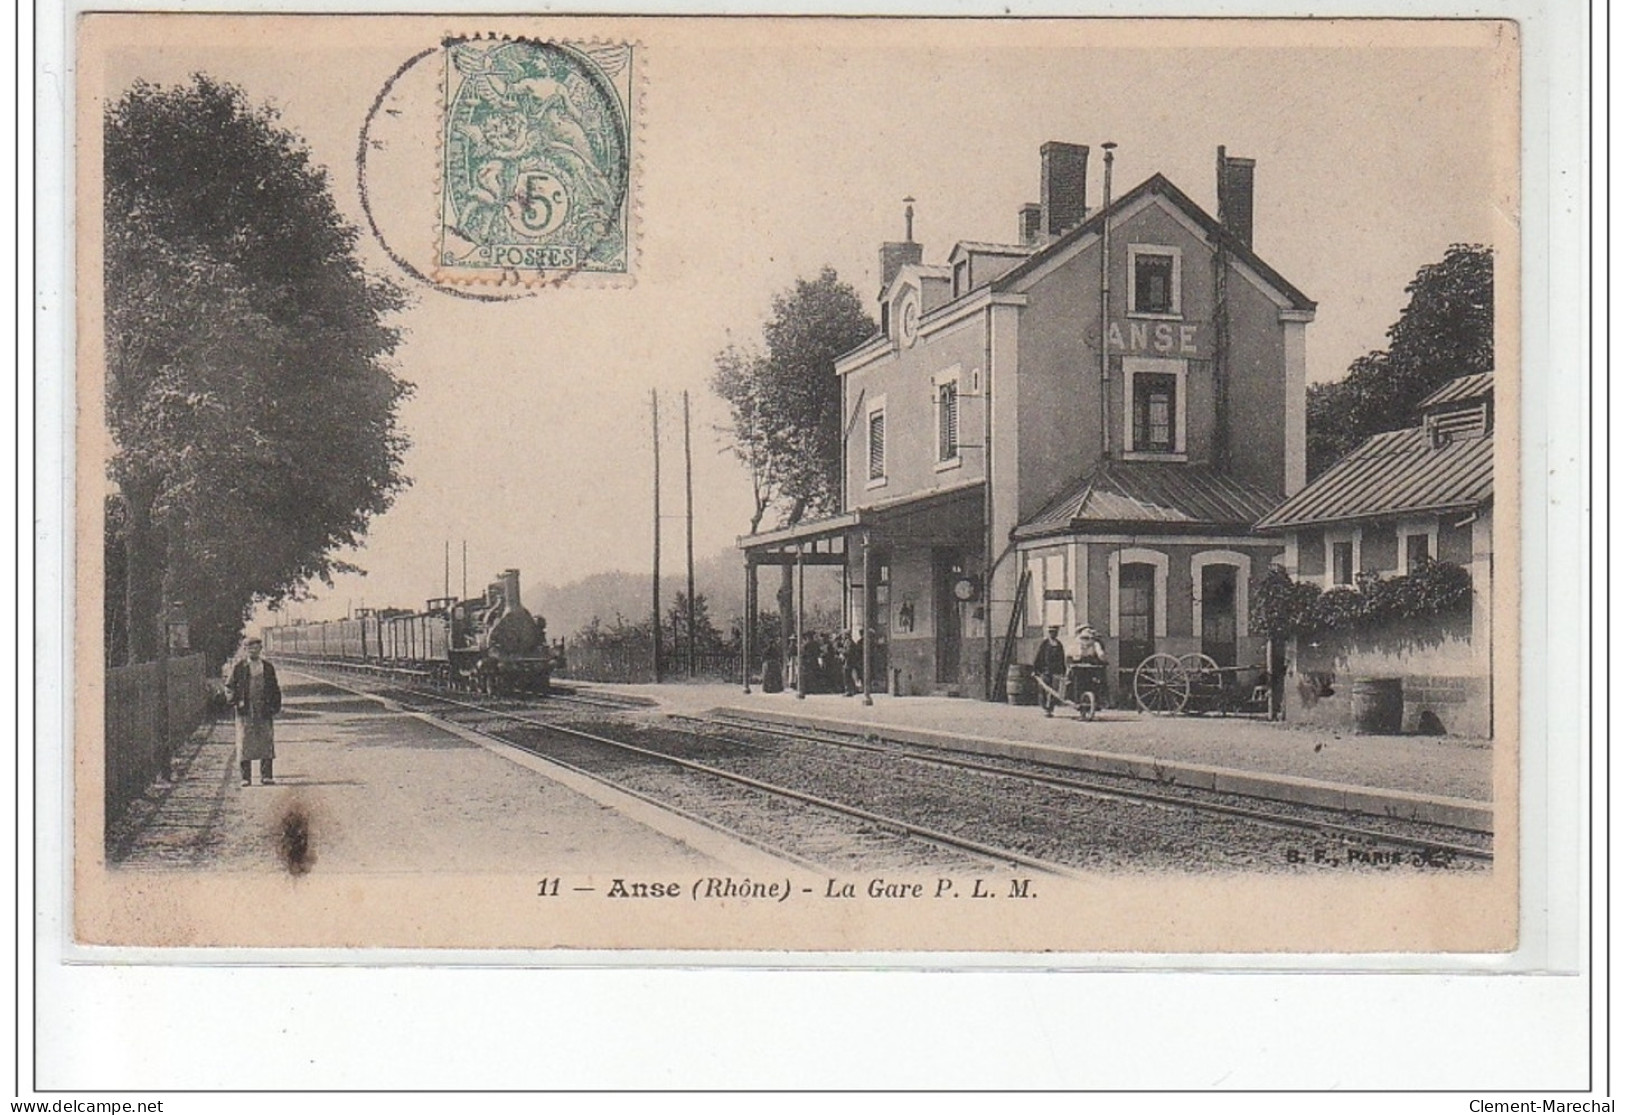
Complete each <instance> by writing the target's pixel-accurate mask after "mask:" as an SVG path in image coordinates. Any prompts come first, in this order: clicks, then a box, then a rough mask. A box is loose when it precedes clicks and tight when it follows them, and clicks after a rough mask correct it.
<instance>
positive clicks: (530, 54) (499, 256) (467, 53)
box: [435, 38, 633, 285]
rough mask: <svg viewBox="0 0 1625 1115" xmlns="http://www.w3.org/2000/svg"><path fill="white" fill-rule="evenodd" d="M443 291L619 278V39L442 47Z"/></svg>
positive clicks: (625, 103)
mask: <svg viewBox="0 0 1625 1115" xmlns="http://www.w3.org/2000/svg"><path fill="white" fill-rule="evenodd" d="M444 56H445V81H444V96H443V99H442V102H441V121H440V123H441V140H440V142H441V159H440V173H441V179H440V193H441V196H440V219H439V228H438V241H437V252H436V263H437V266H436V271H437V274H436V276H435V278H436V279H437V281H439V282H443V283H492V284H504V283H507V284H527V285H528V284H535V283H553V282H557V281H560V280H562V279H563V278H566V277H568V276H569V275H572V274H576V273H593V272H597V273H607V274H612V275H615V274H626V273H628V272H629V270H630V266H629V260H630V252H629V247H630V245H629V242H628V241H629V236H628V229H629V226H630V218H631V205H632V199H631V177H632V176H631V150H632V130H631V104H632V97H631V80H632V64H633V48H632V46H631V45H630V44H627V43H597V42H595V43H588V44H576V43H555V42H539V41H534V40H529V39H478V38H470V39H448V40H447V41H446V42H445V44H444Z"/></svg>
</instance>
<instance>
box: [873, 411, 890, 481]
mask: <svg viewBox="0 0 1625 1115" xmlns="http://www.w3.org/2000/svg"><path fill="white" fill-rule="evenodd" d="M885 478H886V412H885V411H883V410H877V411H874V412H873V413H871V414H870V415H869V479H870V480H884V479H885Z"/></svg>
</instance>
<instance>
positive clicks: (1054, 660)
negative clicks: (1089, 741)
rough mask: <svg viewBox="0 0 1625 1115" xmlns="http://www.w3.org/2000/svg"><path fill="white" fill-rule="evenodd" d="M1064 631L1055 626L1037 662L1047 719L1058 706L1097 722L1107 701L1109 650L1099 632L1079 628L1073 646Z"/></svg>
mask: <svg viewBox="0 0 1625 1115" xmlns="http://www.w3.org/2000/svg"><path fill="white" fill-rule="evenodd" d="M1060 631H1061V629H1060V627H1059V626H1058V625H1056V626H1052V627H1050V629H1049V634H1048V636H1047V637H1046V638H1045V640H1044V642H1043V643H1042V644H1040V645H1039V648H1038V656H1037V658H1036V659H1035V660H1034V661H1033V679H1034V681H1036V682H1037V684H1038V692H1039V699H1040V701H1041V703H1042V704H1043V706H1044V715H1045V716H1054V715H1055V706H1056V705H1066V706H1068V707H1069V708H1074V709H1077V711H1078V717H1079V718H1080V719H1082V720H1093V719H1094V716H1095V713H1096V712H1098V711H1099V710H1100V706H1101V705H1102V704H1104V703H1105V699H1106V647H1105V645H1104V644H1102V643H1101V641H1100V636H1099V635H1097V634H1096V633H1095V629H1094V628H1093V627H1091V626H1089V625H1088V624H1087V623H1085V624H1081V625H1079V627H1078V629H1077V631H1076V633H1075V637H1074V638H1073V639H1072V640H1071V644H1072V645H1070V646H1067V645H1065V644H1063V643H1062V642H1061V640H1060V637H1059V636H1060Z"/></svg>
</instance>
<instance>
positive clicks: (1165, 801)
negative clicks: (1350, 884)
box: [673, 715, 1494, 863]
mask: <svg viewBox="0 0 1625 1115" xmlns="http://www.w3.org/2000/svg"><path fill="white" fill-rule="evenodd" d="M673 719H677V720H691V721H694V722H696V723H700V724H706V725H709V726H711V727H713V728H715V727H716V726H719V725H721V726H726V727H727V728H729V729H732V730H734V731H742V732H747V733H751V734H755V735H759V736H766V737H769V738H773V739H778V740H783V741H790V742H803V743H813V744H818V745H822V746H828V747H836V748H840V749H843V750H847V751H852V752H857V753H863V754H871V755H885V756H897V757H900V758H904V759H907V760H908V761H911V762H915V763H920V764H926V765H931V766H939V767H945V768H952V769H955V770H963V771H974V772H977V773H981V774H986V775H990V776H995V777H1007V778H1020V779H1024V780H1026V781H1028V782H1032V783H1036V784H1041V785H1045V786H1053V787H1057V788H1061V789H1065V790H1070V791H1074V792H1076V793H1078V794H1083V795H1090V796H1103V795H1104V796H1110V797H1117V798H1130V799H1134V800H1137V801H1144V802H1149V803H1156V804H1159V805H1166V806H1170V807H1180V808H1187V809H1193V810H1197V811H1200V812H1204V813H1211V814H1215V815H1219V816H1226V817H1237V818H1242V819H1245V820H1248V821H1253V822H1256V823H1259V824H1263V825H1269V826H1271V827H1274V828H1278V829H1282V830H1288V831H1308V832H1314V833H1318V834H1321V835H1324V836H1327V837H1330V838H1335V839H1341V840H1345V841H1349V842H1351V843H1354V844H1376V845H1382V844H1389V845H1397V846H1400V847H1404V848H1410V849H1414V850H1416V851H1419V852H1423V853H1428V854H1430V855H1442V856H1448V857H1451V858H1460V859H1464V860H1472V861H1479V862H1484V863H1488V862H1491V861H1492V860H1493V858H1494V856H1493V851H1492V849H1491V847H1490V845H1489V841H1488V839H1487V838H1485V837H1484V835H1483V834H1481V833H1475V832H1470V831H1467V830H1464V829H1453V828H1451V827H1450V826H1446V825H1437V824H1430V823H1427V822H1420V821H1410V820H1406V819H1403V818H1376V817H1373V818H1371V821H1372V822H1373V823H1370V824H1354V823H1351V822H1350V821H1349V820H1347V819H1346V817H1347V815H1346V814H1337V815H1336V817H1337V818H1343V819H1334V818H1333V817H1332V816H1328V815H1327V814H1328V812H1329V811H1327V810H1324V809H1319V808H1316V807H1313V806H1294V805H1292V804H1291V803H1275V804H1273V805H1272V806H1271V807H1269V808H1263V807H1259V806H1253V805H1237V804H1234V803H1233V799H1235V798H1237V797H1238V796H1239V795H1235V794H1225V793H1217V792H1213V791H1204V790H1201V789H1198V788H1193V787H1167V788H1163V787H1162V786H1161V784H1155V785H1157V786H1158V788H1157V789H1150V788H1147V784H1146V782H1145V780H1144V779H1135V778H1130V777H1128V776H1114V775H1091V774H1079V773H1075V772H1068V773H1066V774H1052V773H1048V772H1045V771H1043V770H1038V769H1034V767H1033V765H1032V764H1030V763H1018V762H1016V761H1014V760H1001V759H996V758H992V759H989V758H981V757H977V758H967V757H964V756H960V755H953V754H947V753H943V752H940V751H935V750H927V749H922V748H919V747H914V746H910V745H907V744H902V743H898V742H895V741H886V740H883V739H881V738H880V737H876V736H864V737H858V736H856V735H847V734H843V733H839V732H833V731H807V730H803V729H796V728H788V727H785V726H783V725H778V724H771V723H767V722H764V721H759V720H753V719H749V718H746V717H740V716H729V715H723V716H718V717H714V718H711V719H702V718H699V717H684V716H679V715H674V716H673ZM739 742H741V743H745V742H747V741H743V740H741V741H739ZM1427 833H1433V834H1434V835H1426V834H1427Z"/></svg>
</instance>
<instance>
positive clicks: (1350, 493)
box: [1258, 426, 1495, 530]
mask: <svg viewBox="0 0 1625 1115" xmlns="http://www.w3.org/2000/svg"><path fill="white" fill-rule="evenodd" d="M1494 478H1495V439H1494V437H1492V436H1485V437H1463V438H1455V439H1453V440H1451V441H1450V442H1448V443H1447V444H1445V445H1442V446H1440V447H1439V448H1434V446H1433V441H1432V438H1430V437H1429V436H1428V432H1427V431H1426V430H1424V429H1422V428H1421V427H1419V426H1413V427H1411V428H1410V429H1407V430H1394V431H1391V432H1390V433H1386V434H1377V435H1375V436H1373V437H1370V438H1367V439H1366V442H1365V444H1363V445H1361V446H1360V448H1358V449H1356V450H1355V451H1354V452H1352V453H1350V454H1349V455H1348V456H1346V457H1344V458H1343V459H1342V460H1340V461H1338V462H1337V463H1336V464H1335V465H1333V466H1332V467H1331V468H1329V469H1327V470H1326V471H1325V472H1324V473H1322V474H1321V475H1320V476H1318V477H1316V478H1315V480H1314V482H1313V483H1312V484H1310V485H1309V486H1308V487H1307V488H1305V489H1303V491H1301V492H1299V493H1297V494H1296V495H1294V496H1293V497H1292V498H1291V499H1288V500H1287V501H1286V502H1285V503H1283V504H1281V506H1279V507H1277V508H1276V509H1275V510H1274V511H1271V512H1270V513H1269V514H1268V515H1266V516H1264V518H1263V519H1261V520H1260V521H1259V523H1258V529H1259V530H1289V529H1291V528H1293V527H1301V526H1314V525H1317V524H1320V523H1337V522H1346V521H1348V520H1352V519H1377V518H1385V517H1387V516H1391V515H1401V514H1407V513H1415V512H1427V511H1458V510H1459V511H1467V510H1471V509H1473V508H1476V507H1478V506H1479V505H1480V504H1483V503H1484V502H1486V501H1487V500H1489V499H1490V498H1491V496H1492V495H1493V494H1494Z"/></svg>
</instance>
